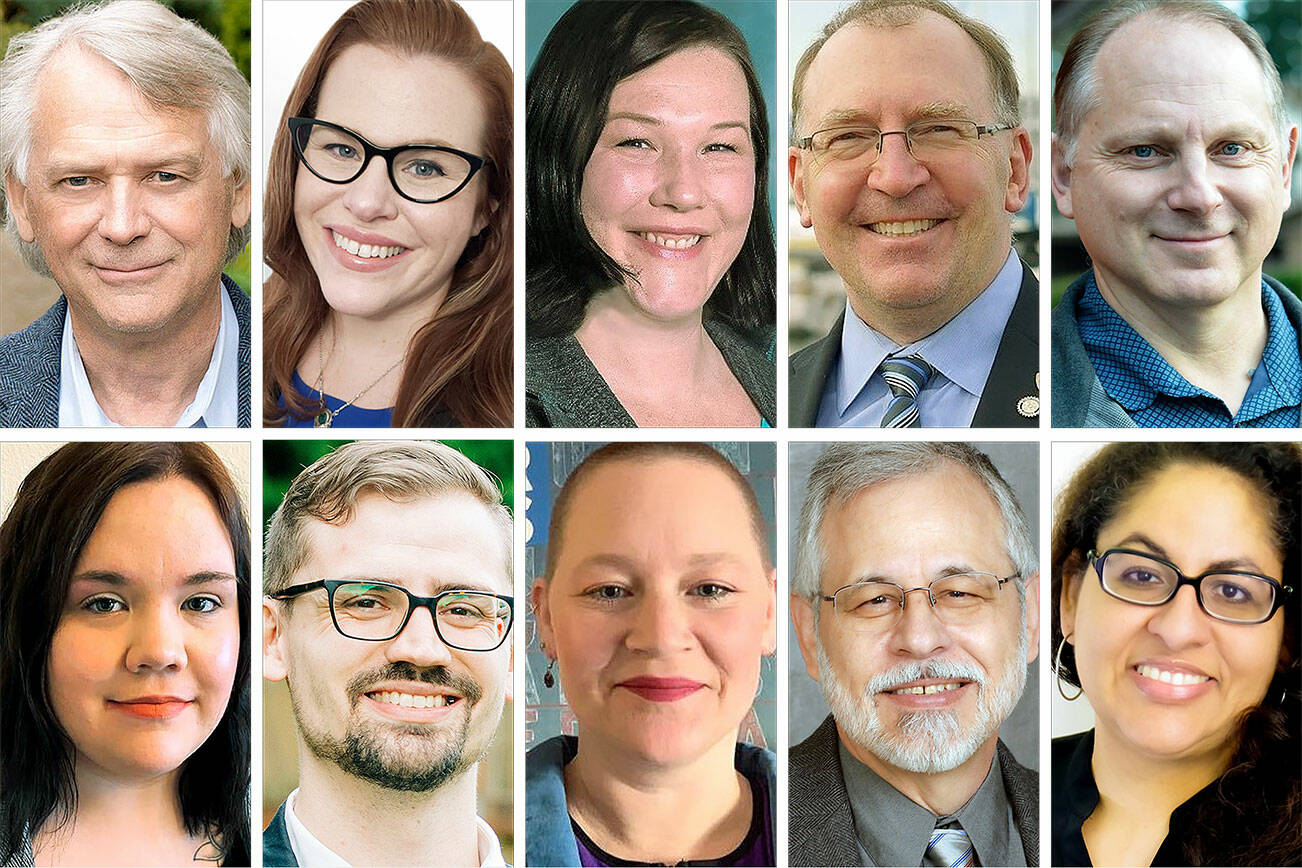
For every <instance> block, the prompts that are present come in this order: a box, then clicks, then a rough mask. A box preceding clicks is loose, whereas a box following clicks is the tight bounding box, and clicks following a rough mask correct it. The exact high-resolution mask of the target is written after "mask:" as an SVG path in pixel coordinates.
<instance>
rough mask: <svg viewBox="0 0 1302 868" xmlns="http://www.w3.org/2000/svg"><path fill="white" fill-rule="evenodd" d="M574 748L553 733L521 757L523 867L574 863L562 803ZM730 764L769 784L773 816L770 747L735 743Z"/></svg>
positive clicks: (576, 856) (570, 832)
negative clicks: (569, 758)
mask: <svg viewBox="0 0 1302 868" xmlns="http://www.w3.org/2000/svg"><path fill="white" fill-rule="evenodd" d="M577 752H578V739H576V738H574V737H573V736H567V735H566V736H560V735H558V736H556V737H555V738H549V739H547V740H546V741H544V742H543V743H542V744H540V745H537V746H535V747H534V748H533V749H532V750H530V751H529V753H528V754H527V755H526V756H525V760H524V799H525V809H524V810H525V815H524V828H525V857H524V862H525V864H526V865H538V866H542V865H548V866H555V868H562V866H577V865H578V864H579V847H578V844H577V843H575V839H574V830H573V828H572V827H571V826H570V811H569V807H568V805H567V803H566V801H565V762H566V758H567V757H573V756H574V755H575V754H576V753H577ZM733 764H734V765H735V767H736V769H737V771H738V772H740V773H741V774H742V776H743V777H745V778H746V779H747V780H751V779H752V778H756V777H761V778H763V779H764V780H765V781H766V782H767V783H768V793H769V800H770V801H769V808H770V811H771V812H772V813H771V814H770V816H777V814H776V805H775V799H776V793H777V782H776V781H777V756H776V755H775V754H774V753H773V751H771V750H765V749H763V748H759V747H755V746H754V745H749V744H738V745H737V750H736V752H735V754H734V755H733Z"/></svg>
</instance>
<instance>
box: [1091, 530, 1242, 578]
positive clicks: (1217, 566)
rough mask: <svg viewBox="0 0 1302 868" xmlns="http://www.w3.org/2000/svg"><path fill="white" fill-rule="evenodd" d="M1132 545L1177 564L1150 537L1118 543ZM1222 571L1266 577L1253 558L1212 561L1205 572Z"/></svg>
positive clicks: (1138, 536) (1133, 537)
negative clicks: (1245, 572) (1242, 571)
mask: <svg viewBox="0 0 1302 868" xmlns="http://www.w3.org/2000/svg"><path fill="white" fill-rule="evenodd" d="M1131 543H1138V544H1139V545H1141V546H1143V547H1144V548H1146V549H1148V550H1149V551H1151V552H1152V553H1153V554H1155V555H1157V556H1158V557H1160V558H1162V559H1163V560H1166V561H1171V562H1172V563H1175V558H1173V557H1171V555H1170V554H1168V553H1167V550H1166V549H1164V548H1162V547H1161V546H1160V545H1158V544H1157V543H1156V542H1154V541H1153V540H1152V539H1151V538H1150V537H1148V536H1146V535H1144V534H1142V533H1132V534H1130V535H1129V536H1127V537H1126V538H1125V539H1122V540H1121V541H1120V542H1118V543H1117V545H1118V546H1125V545H1130V544H1131ZM1221 570H1245V571H1247V572H1251V573H1255V574H1257V575H1260V576H1264V575H1266V572H1265V570H1264V569H1262V567H1261V565H1260V564H1258V563H1257V562H1256V561H1254V560H1253V559H1252V558H1222V559H1221V560H1219V561H1212V562H1211V563H1210V564H1208V565H1207V569H1206V570H1204V571H1203V572H1206V573H1215V572H1220V571H1221Z"/></svg>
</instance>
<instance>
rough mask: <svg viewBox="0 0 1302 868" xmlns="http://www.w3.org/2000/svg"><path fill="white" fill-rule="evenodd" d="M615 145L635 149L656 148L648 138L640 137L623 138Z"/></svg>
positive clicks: (648, 149)
mask: <svg viewBox="0 0 1302 868" xmlns="http://www.w3.org/2000/svg"><path fill="white" fill-rule="evenodd" d="M615 147H617V148H628V149H630V150H635V151H650V150H654V145H652V144H651V143H650V142H649V141H647V140H646V139H639V138H627V139H621V140H620V141H618V142H616V143H615Z"/></svg>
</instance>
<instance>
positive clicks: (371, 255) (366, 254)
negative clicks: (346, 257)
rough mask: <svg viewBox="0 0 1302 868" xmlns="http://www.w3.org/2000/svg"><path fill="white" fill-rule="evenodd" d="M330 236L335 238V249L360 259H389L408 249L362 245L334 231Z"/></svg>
mask: <svg viewBox="0 0 1302 868" xmlns="http://www.w3.org/2000/svg"><path fill="white" fill-rule="evenodd" d="M330 234H331V235H332V236H333V237H334V241H335V247H338V248H339V249H340V250H346V251H348V252H349V253H351V254H352V255H353V256H356V257H358V258H359V259H388V258H389V257H390V256H397V255H398V254H399V253H402V252H403V251H405V250H406V249H407V248H406V247H398V246H394V247H381V246H380V245H379V244H362V243H360V242H357V241H354V240H353V239H351V238H346V237H344V236H343V235H340V234H339V233H338V232H335V231H333V230H332V231H331V233H330Z"/></svg>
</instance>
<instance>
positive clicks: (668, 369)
mask: <svg viewBox="0 0 1302 868" xmlns="http://www.w3.org/2000/svg"><path fill="white" fill-rule="evenodd" d="M575 337H576V338H577V339H578V341H579V344H580V345H581V346H582V347H583V350H584V352H586V353H587V354H588V357H589V358H591V359H592V360H593V362H594V363H598V364H597V367H598V368H600V369H601V370H602V373H603V374H604V373H606V372H607V369H609V370H611V371H615V372H617V373H618V374H619V375H620V377H619V378H620V379H624V378H629V379H635V380H638V381H645V382H646V383H647V384H648V386H650V387H651V388H652V390H653V391H658V390H661V389H664V390H666V391H671V392H677V391H678V385H679V384H680V383H681V382H682V381H684V380H696V379H698V378H700V377H701V376H703V374H704V372H705V370H706V367H707V365H706V362H707V360H708V359H709V350H710V349H711V348H712V347H713V344H712V343H711V342H710V337H709V335H708V334H706V332H705V327H704V325H703V324H702V320H701V311H700V310H695V311H692V312H691V313H689V314H685V315H683V316H680V317H674V318H671V319H656V318H652V317H649V316H647V315H646V314H645V313H643V312H642V311H641V310H639V309H638V308H636V307H634V306H633V305H632V304H631V303H629V301H628V298H627V295H626V294H625V293H624V291H623V290H611V291H608V292H604V293H602V294H601V295H598V296H594V297H593V299H592V301H590V302H589V303H588V308H587V311H586V313H585V315H584V317H583V323H582V325H580V326H579V329H578V331H577V332H575Z"/></svg>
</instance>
